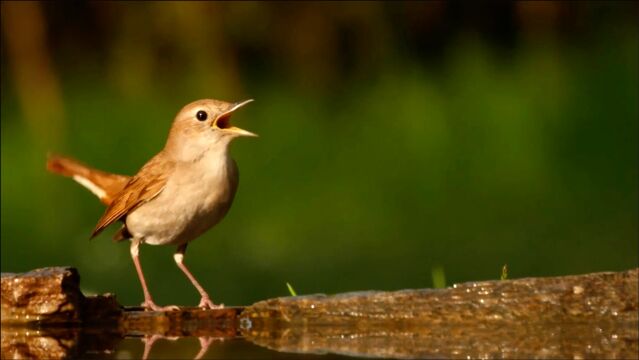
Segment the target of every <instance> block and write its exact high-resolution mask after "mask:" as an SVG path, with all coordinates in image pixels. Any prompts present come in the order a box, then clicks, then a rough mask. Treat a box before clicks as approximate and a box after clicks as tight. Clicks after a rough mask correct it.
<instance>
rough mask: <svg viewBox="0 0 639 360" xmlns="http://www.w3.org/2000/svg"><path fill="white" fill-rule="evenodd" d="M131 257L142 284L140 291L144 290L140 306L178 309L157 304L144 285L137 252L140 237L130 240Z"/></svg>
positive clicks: (153, 308)
mask: <svg viewBox="0 0 639 360" xmlns="http://www.w3.org/2000/svg"><path fill="white" fill-rule="evenodd" d="M130 250H131V258H133V264H134V265H135V270H136V271H137V272H138V277H139V278H140V283H141V284H142V291H144V302H143V303H142V307H144V308H145V309H151V310H154V311H168V310H178V309H179V308H178V307H177V306H175V305H171V306H158V305H156V304H155V303H154V302H153V298H151V293H150V292H149V289H148V288H147V286H146V280H144V274H143V273H142V266H141V265H140V259H139V256H138V255H139V253H140V239H133V240H131V249H130Z"/></svg>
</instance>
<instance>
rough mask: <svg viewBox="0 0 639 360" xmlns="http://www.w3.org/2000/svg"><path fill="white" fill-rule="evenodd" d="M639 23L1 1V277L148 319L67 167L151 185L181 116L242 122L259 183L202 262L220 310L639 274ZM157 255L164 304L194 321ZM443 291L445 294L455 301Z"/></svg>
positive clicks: (246, 161)
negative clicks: (28, 280) (226, 116)
mask: <svg viewBox="0 0 639 360" xmlns="http://www.w3.org/2000/svg"><path fill="white" fill-rule="evenodd" d="M637 10H638V7H637V3H636V2H623V3H608V2H570V3H560V2H539V3H538V2H533V3H507V2H499V3H484V4H473V3H471V2H450V3H443V2H424V3H413V2H410V3H380V2H376V3H361V2H357V3H348V2H339V3H337V2H331V3H261V2H241V3H208V2H198V3H168V2H164V3H151V2H139V3H123V2H97V3H84V2H73V3H59V2H55V3H54V2H50V3H7V2H3V3H2V45H1V51H2V54H1V55H2V60H1V61H2V70H1V85H2V93H1V96H2V98H1V103H2V109H1V117H2V122H1V124H2V128H1V130H2V241H1V244H2V271H12V272H19V271H25V270H29V269H32V268H36V267H43V266H53V265H69V266H75V267H77V268H79V270H80V273H81V276H82V287H83V289H84V290H85V291H87V292H95V293H102V292H114V293H116V294H117V296H118V297H119V299H120V301H121V302H123V303H124V304H128V305H133V304H137V303H139V302H141V301H142V291H141V289H140V285H139V283H138V279H137V277H136V275H135V270H134V268H133V265H132V263H131V261H130V258H129V249H128V246H127V244H124V243H117V244H116V243H113V242H111V240H110V236H111V235H112V234H113V232H114V231H115V228H116V227H114V228H113V229H109V231H106V232H105V234H104V235H101V236H100V237H98V238H97V239H95V240H92V241H89V240H88V238H89V235H90V233H91V230H92V229H93V226H94V225H95V223H96V221H97V219H98V218H99V217H100V215H101V214H102V212H103V207H102V205H101V204H100V203H99V202H98V201H97V200H96V199H95V198H94V197H93V195H92V194H90V193H89V192H87V191H86V190H84V189H83V188H81V187H80V186H79V185H78V184H76V183H74V182H73V181H71V180H69V179H65V178H61V177H57V176H54V175H51V174H48V173H47V172H46V171H45V159H46V154H47V152H48V151H51V152H56V153H61V154H65V155H69V156H72V157H75V158H77V159H79V160H81V161H83V162H85V163H88V164H91V165H93V166H95V167H97V168H100V169H103V170H109V171H113V172H118V173H124V174H133V173H135V172H136V171H137V169H139V167H140V166H141V165H142V164H144V162H145V161H146V160H148V159H149V158H150V157H151V156H152V155H153V154H154V153H156V152H157V151H159V150H160V149H161V148H162V146H163V144H164V141H165V139H166V134H167V131H168V128H169V126H170V123H171V120H172V118H173V116H174V115H175V113H176V112H177V111H178V110H179V109H180V108H181V107H182V106H183V105H184V104H186V103H188V102H190V101H193V100H195V99H199V98H217V99H223V100H228V101H236V100H242V99H246V98H254V99H255V100H256V101H255V103H253V104H251V105H250V106H247V107H246V108H245V109H243V110H242V111H241V112H238V114H236V116H235V117H234V122H235V124H237V125H238V126H241V127H244V128H246V129H249V130H251V131H254V132H256V133H258V134H260V135H261V137H260V138H258V139H240V140H238V141H237V142H236V143H234V144H233V149H232V153H233V155H234V158H235V159H236V160H237V162H238V164H239V167H240V172H241V181H240V188H239V192H238V195H237V197H236V200H235V204H234V206H233V208H232V209H231V211H230V213H229V214H228V216H227V217H226V219H225V220H224V221H223V222H222V223H221V224H220V225H218V226H217V227H215V228H214V229H213V230H211V231H209V232H208V233H206V234H205V235H204V236H202V237H201V238H200V239H198V240H197V241H195V242H194V243H192V245H191V246H190V247H189V251H188V252H187V256H186V263H187V264H188V265H189V266H190V268H191V270H192V271H193V272H194V274H195V275H196V276H197V277H198V278H199V279H200V280H201V282H202V283H203V285H204V287H205V288H207V289H208V290H209V292H210V294H211V296H212V297H213V300H215V301H219V302H223V303H225V304H227V305H228V304H232V305H244V304H250V303H252V302H254V301H257V300H260V299H263V298H267V297H273V296H280V295H286V294H287V293H288V291H287V289H286V285H285V283H286V282H290V283H291V284H292V285H293V286H294V288H295V290H297V292H298V293H300V294H308V293H318V292H323V293H336V292H343V291H350V290H364V289H379V290H395V289H402V288H421V287H431V286H433V285H434V280H433V277H434V276H433V275H435V278H438V279H439V280H437V281H435V282H441V280H443V279H441V276H439V275H437V274H443V275H444V277H445V282H446V284H448V285H450V284H452V283H454V282H462V281H470V280H482V279H497V278H499V275H500V271H501V267H502V265H504V264H508V267H509V276H510V277H511V278H512V277H526V276H549V275H565V274H578V273H585V272H593V271H605V270H623V269H627V268H631V267H636V266H638V253H639V249H638V243H637V236H638V234H637V229H638V224H637V221H638V220H637V219H638V217H639V210H638V193H637V189H638V186H637V185H638V166H637V165H638V161H637V160H638V159H637V156H638V132H639V131H638V130H639V129H638V126H637V125H638V116H639V114H638V98H639V82H638V76H639V74H638V70H637V63H638V60H639V59H638V44H639V41H638V40H639V39H638V36H637V35H638V34H637V24H636V19H637ZM173 251H174V248H172V247H153V246H144V247H142V249H141V260H142V265H143V267H144V269H145V273H146V275H147V279H148V282H149V286H150V289H151V292H152V294H153V295H154V297H155V300H156V301H157V302H158V303H160V304H168V303H178V304H184V305H194V304H197V302H198V301H199V297H198V295H197V293H196V291H195V290H194V289H193V288H192V286H191V285H190V283H189V282H188V280H187V279H186V278H185V277H184V276H183V274H182V273H181V272H180V271H179V270H178V269H177V268H176V266H175V265H174V263H173V259H172V257H171V254H172V252H173ZM438 285H441V284H438Z"/></svg>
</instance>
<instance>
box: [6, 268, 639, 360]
mask: <svg viewBox="0 0 639 360" xmlns="http://www.w3.org/2000/svg"><path fill="white" fill-rule="evenodd" d="M638 274H639V269H633V270H629V271H625V272H618V273H595V274H586V275H576V276H563V277H549V278H528V279H517V280H505V281H483V282H471V283H464V284H459V285H455V286H453V287H451V288H447V289H437V290H432V289H422V290H402V291H395V292H355V293H346V294H338V295H333V296H325V295H310V296H297V297H285V298H276V299H269V300H265V301H260V302H258V303H256V304H253V305H251V306H249V307H247V308H241V307H230V308H225V309H221V310H202V309H198V308H181V309H180V310H178V311H171V312H155V311H144V310H143V309H141V308H122V307H121V306H120V305H119V304H118V303H117V301H116V300H115V297H114V296H112V295H106V296H97V297H86V296H84V295H82V293H81V292H80V290H79V276H78V274H77V271H76V270H75V269H72V268H47V269H40V270H34V271H32V272H28V273H24V274H2V357H3V358H14V357H27V358H38V357H42V356H44V357H49V358H62V357H67V356H77V357H82V356H83V354H85V353H87V352H89V353H95V352H100V351H105V352H110V351H113V349H114V347H115V346H116V344H117V342H118V341H119V340H120V339H121V338H123V337H128V336H135V337H141V336H150V335H161V336H169V337H171V336H177V337H184V336H198V337H199V336H202V337H207V336H208V337H222V338H232V337H237V336H242V337H244V338H245V339H247V340H248V341H251V342H253V343H255V344H257V345H261V346H264V347H267V348H271V349H274V350H277V351H285V352H301V353H338V354H348V355H358V356H376V357H379V356H383V357H395V358H415V357H455V358H459V357H471V358H478V357H482V358H488V357H490V358H494V357H500V358H532V357H544V358H548V357H552V358H568V357H570V358H590V357H597V358H637V353H638V351H639V334H638V331H637V326H638V320H639V319H638V318H639V313H638V311H639V304H638ZM34 329H35V331H34ZM58 355H59V356H58Z"/></svg>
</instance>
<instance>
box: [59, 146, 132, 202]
mask: <svg viewBox="0 0 639 360" xmlns="http://www.w3.org/2000/svg"><path fill="white" fill-rule="evenodd" d="M47 170H49V171H51V172H52V173H55V174H60V175H63V176H68V177H70V178H73V180H75V181H76V182H78V183H79V184H80V185H82V186H84V187H85V188H87V189H88V190H89V191H91V192H92V193H93V194H94V195H95V196H97V197H98V198H99V199H100V201H102V203H104V204H105V205H109V204H111V202H112V201H113V199H114V198H115V196H116V195H117V194H118V193H119V192H120V191H121V190H122V189H123V188H124V186H125V185H126V184H127V183H128V182H129V179H130V177H128V176H125V175H119V174H110V173H107V172H104V171H100V170H96V169H92V168H90V167H88V166H86V165H84V164H82V163H80V162H78V161H76V160H73V159H70V158H66V157H63V156H59V155H49V157H48V159H47Z"/></svg>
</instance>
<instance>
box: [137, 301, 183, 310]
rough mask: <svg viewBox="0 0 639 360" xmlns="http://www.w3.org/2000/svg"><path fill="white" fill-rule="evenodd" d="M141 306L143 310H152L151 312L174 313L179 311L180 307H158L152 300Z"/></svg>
mask: <svg viewBox="0 0 639 360" xmlns="http://www.w3.org/2000/svg"><path fill="white" fill-rule="evenodd" d="M141 305H142V307H143V308H144V309H145V310H152V311H176V310H180V307H179V306H177V305H168V306H159V305H157V304H156V303H154V302H153V300H151V299H147V300H145V301H144V302H143V303H142V304H141Z"/></svg>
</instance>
